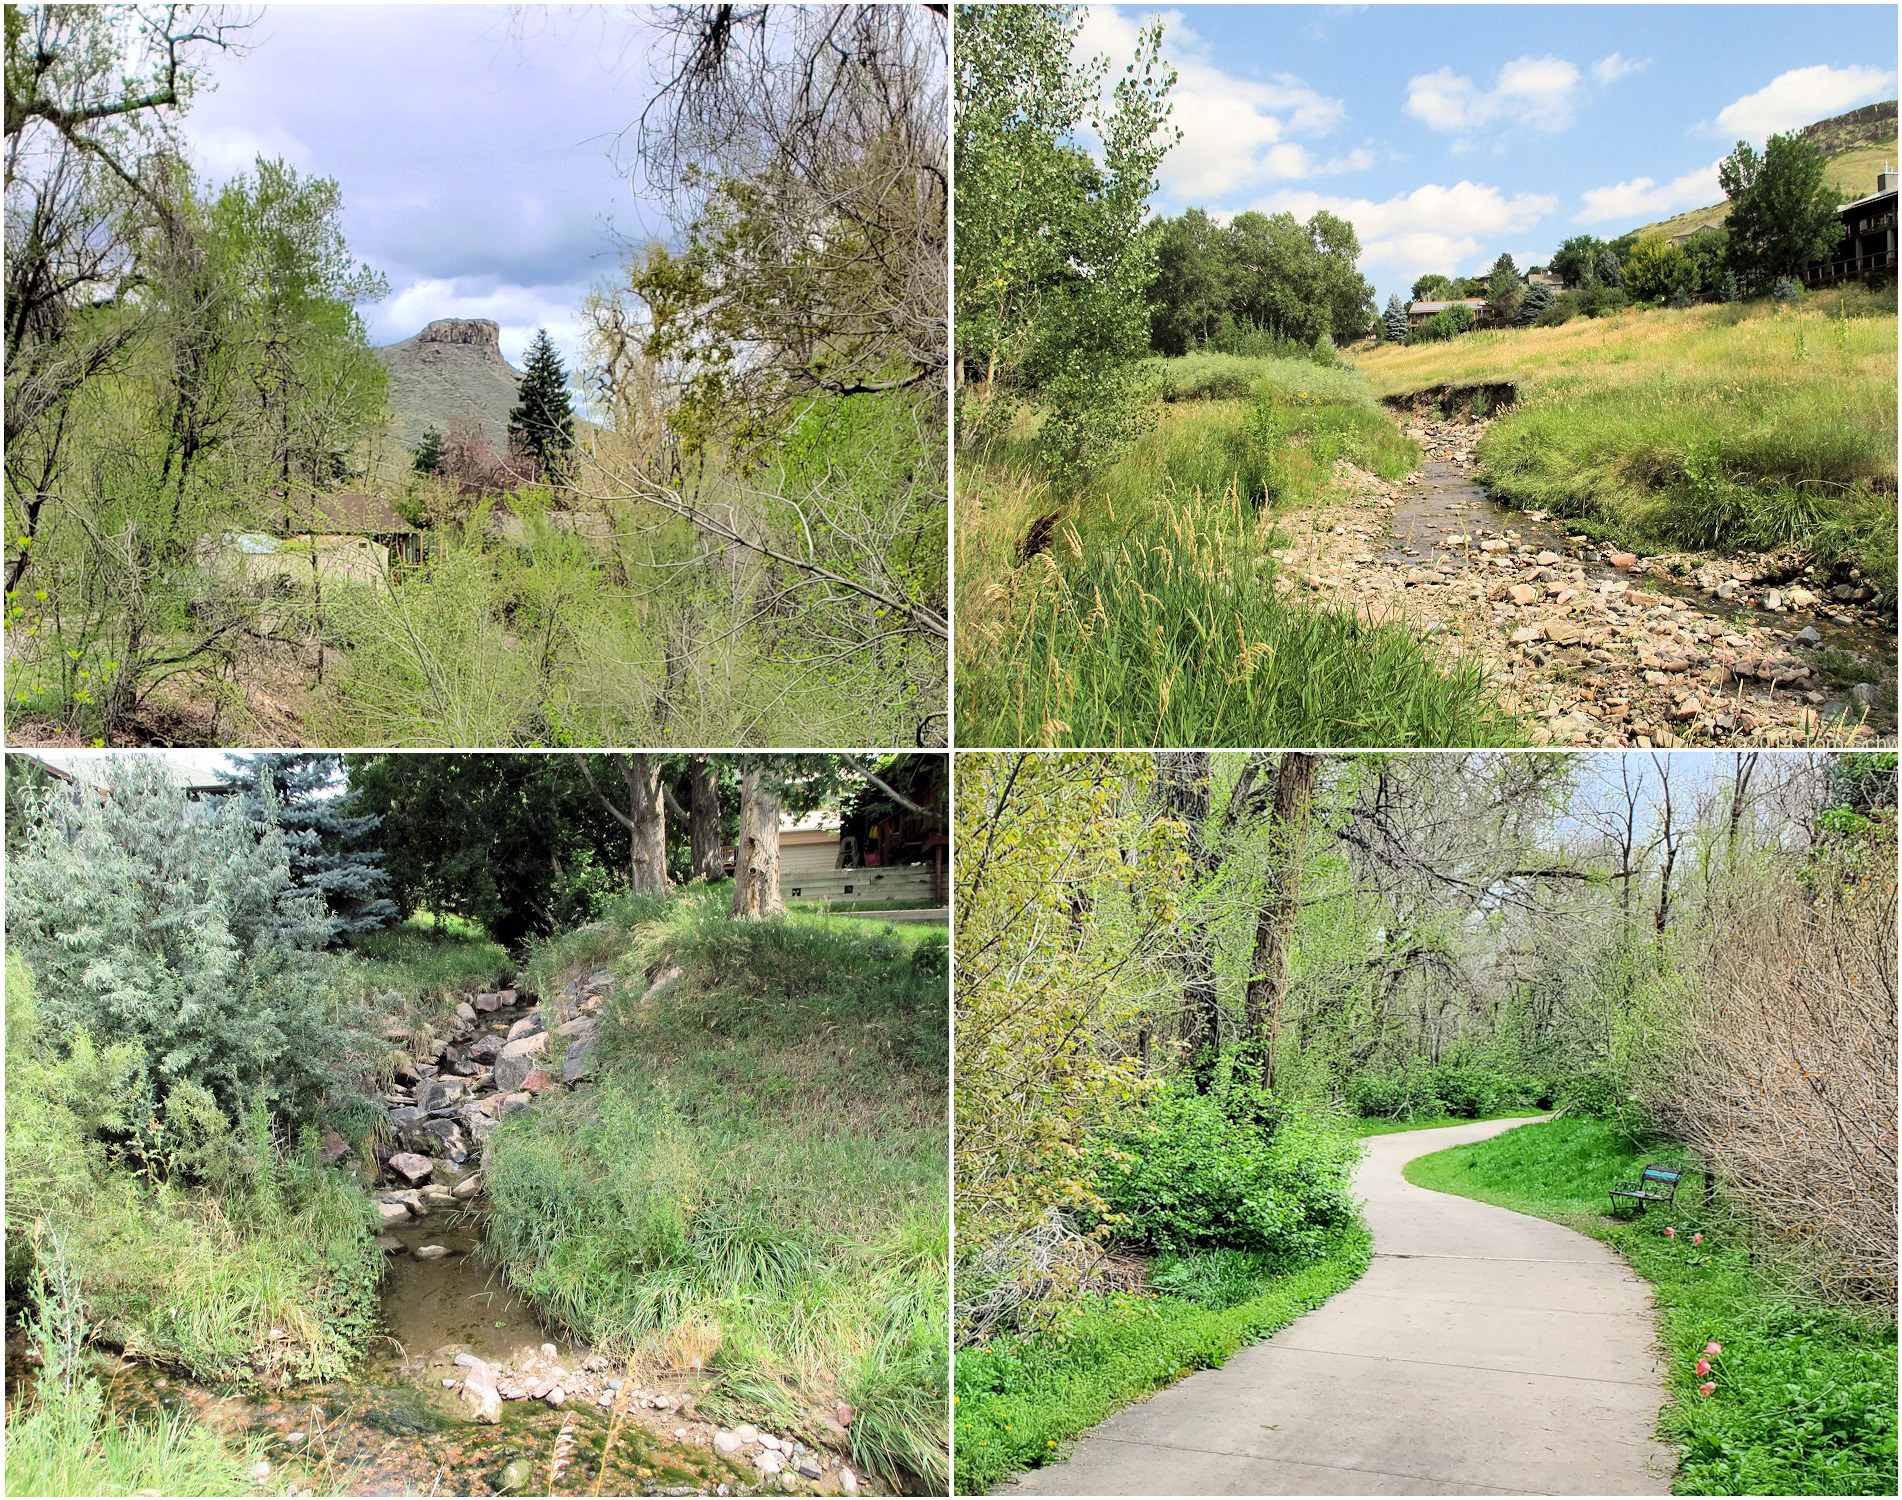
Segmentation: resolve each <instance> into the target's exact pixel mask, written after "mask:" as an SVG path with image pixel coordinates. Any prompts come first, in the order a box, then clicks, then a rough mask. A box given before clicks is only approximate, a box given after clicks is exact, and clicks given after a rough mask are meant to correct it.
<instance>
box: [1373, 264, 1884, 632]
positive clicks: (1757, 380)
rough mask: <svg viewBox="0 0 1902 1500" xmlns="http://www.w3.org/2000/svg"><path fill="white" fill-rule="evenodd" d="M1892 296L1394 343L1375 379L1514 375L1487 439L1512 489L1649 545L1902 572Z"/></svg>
mask: <svg viewBox="0 0 1902 1500" xmlns="http://www.w3.org/2000/svg"><path fill="white" fill-rule="evenodd" d="M1896 351H1897V344H1896V318H1895V293H1894V289H1893V288H1890V289H1889V290H1888V291H1887V292H1886V293H1884V294H1880V295H1876V294H1870V293H1867V292H1862V291H1857V290H1853V289H1852V290H1845V291H1842V292H1835V291H1831V292H1824V293H1817V294H1814V295H1813V296H1811V297H1809V298H1807V299H1806V300H1805V301H1804V302H1803V303H1801V304H1799V305H1798V306H1797V307H1795V308H1793V309H1791V308H1783V309H1779V308H1778V307H1777V306H1776V305H1775V304H1771V303H1752V304H1742V305H1735V306H1714V307H1698V308H1689V309H1685V310H1682V311H1670V310H1662V309H1659V310H1649V311H1633V312H1628V313H1622V314H1619V315H1618V316H1615V317H1611V318H1605V319H1600V320H1596V321H1591V320H1577V321H1574V322H1572V323H1568V324H1565V325H1564V326H1562V327H1558V328H1544V329H1512V330H1505V331H1499V332H1488V333H1480V334H1473V335H1470V336H1468V337H1466V338H1462V339H1457V340H1454V341H1453V342H1451V343H1448V344H1437V345H1425V346H1417V347H1415V346H1408V347H1404V348H1403V347H1385V348H1381V349H1377V350H1374V351H1371V352H1370V353H1368V354H1366V355H1365V356H1363V357H1362V359H1361V368H1362V369H1363V370H1364V371H1365V372H1366V373H1367V375H1368V377H1369V379H1370V380H1371V381H1372V383H1373V385H1374V387H1375V389H1377V390H1380V391H1382V392H1393V393H1397V392H1401V391H1407V390H1418V389H1421V388H1424V387H1426V386H1431V385H1434V384H1438V383H1441V382H1452V383H1473V382H1478V381H1485V380H1508V381H1513V382H1516V383H1517V384H1518V386H1519V391H1520V404H1519V407H1518V409H1517V410H1516V411H1514V412H1512V413H1510V414H1509V415H1507V416H1505V417H1503V418H1501V419H1500V420H1499V421H1498V422H1496V423H1495V424H1494V425H1493V426H1492V428H1491V429H1490V430H1489V431H1488V432H1487V434H1486V436H1485V437H1484V438H1483V439H1482V440H1481V443H1480V447H1479V458H1480V463H1481V466H1482V469H1483V471H1484V475H1485V478H1486V480H1487V482H1488V483H1489V484H1490V486H1491V487H1492V490H1493V492H1494V493H1495V494H1496V495H1497V496H1498V497H1499V498H1500V499H1502V500H1505V501H1507V502H1509V503H1511V504H1514V505H1519V506H1524V507H1527V508H1539V509H1544V510H1549V511H1552V512H1553V513H1555V514H1557V515H1562V516H1567V517H1575V518H1578V519H1579V520H1580V521H1581V522H1582V523H1583V524H1584V525H1585V527H1586V529H1587V530H1591V531H1594V532H1595V533H1596V534H1599V535H1603V536H1607V537H1615V538H1617V539H1618V540H1621V541H1623V542H1624V543H1626V544H1628V545H1630V546H1632V547H1633V548H1635V549H1637V550H1641V551H1675V550H1682V549H1693V548H1715V549H1720V550H1738V549H1746V548H1747V549H1759V550H1768V549H1771V548H1775V547H1778V546H1781V545H1783V544H1786V543H1787V544H1791V545H1794V546H1795V547H1796V548H1798V549H1799V550H1800V551H1801V552H1803V553H1804V554H1805V555H1806V556H1808V557H1809V558H1811V559H1812V560H1814V561H1816V562H1818V563H1821V564H1824V565H1831V564H1834V563H1836V562H1837V561H1839V560H1842V561H1845V562H1849V563H1853V564H1855V565H1856V566H1858V567H1860V568H1861V569H1862V571H1863V572H1864V574H1865V575H1866V576H1867V577H1868V578H1869V579H1870V580H1871V581H1872V582H1873V583H1874V584H1875V586H1877V587H1878V588H1880V589H1881V590H1883V591H1884V593H1885V594H1886V595H1887V596H1888V597H1889V598H1890V599H1893V598H1894V595H1895V587H1896V550H1895V549H1896V540H1895V517H1896V511H1895V474H1896V392H1897V387H1896Z"/></svg>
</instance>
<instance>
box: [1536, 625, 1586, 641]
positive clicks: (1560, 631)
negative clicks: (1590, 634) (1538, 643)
mask: <svg viewBox="0 0 1902 1500" xmlns="http://www.w3.org/2000/svg"><path fill="white" fill-rule="evenodd" d="M1584 634H1585V629H1584V627H1583V626H1582V625H1579V624H1577V623H1576V622H1575V621H1572V620H1548V621H1546V623H1545V638H1546V639H1547V640H1548V641H1550V642H1552V644H1553V645H1555V646H1569V645H1572V644H1573V643H1575V642H1576V641H1578V640H1580V639H1581V638H1582V637H1583V636H1584Z"/></svg>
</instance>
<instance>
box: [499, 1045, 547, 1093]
mask: <svg viewBox="0 0 1902 1500" xmlns="http://www.w3.org/2000/svg"><path fill="white" fill-rule="evenodd" d="M547 1048H548V1033H547V1032H545V1031H538V1032H536V1033H535V1034H534V1035H533V1036H524V1037H517V1038H516V1039H515V1040H514V1041H512V1042H510V1043H509V1044H508V1045H507V1046H505V1047H504V1048H503V1049H502V1050H501V1051H500V1052H499V1053H497V1054H496V1058H495V1086H496V1088H497V1089H499V1090H501V1091H503V1092H504V1093H512V1092H514V1091H515V1090H516V1089H519V1088H520V1087H521V1086H522V1080H523V1079H524V1078H526V1077H528V1075H529V1073H530V1071H531V1070H532V1069H533V1068H534V1067H535V1063H534V1061H533V1059H534V1058H536V1057H538V1056H540V1055H541V1054H542V1053H543V1052H544V1051H546V1050H547Z"/></svg>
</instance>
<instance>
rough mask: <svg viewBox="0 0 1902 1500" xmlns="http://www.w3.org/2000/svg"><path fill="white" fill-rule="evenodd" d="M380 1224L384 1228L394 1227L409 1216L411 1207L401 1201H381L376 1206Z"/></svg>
mask: <svg viewBox="0 0 1902 1500" xmlns="http://www.w3.org/2000/svg"><path fill="white" fill-rule="evenodd" d="M376 1216H377V1222H378V1224H379V1225H380V1226H381V1227H382V1228H384V1229H393V1228H395V1227H396V1226H397V1225H398V1224H401V1223H403V1222H404V1221H405V1220H406V1219H408V1218H409V1209H407V1208H406V1207H404V1206H403V1205H402V1204H401V1203H379V1204H377V1206H376Z"/></svg>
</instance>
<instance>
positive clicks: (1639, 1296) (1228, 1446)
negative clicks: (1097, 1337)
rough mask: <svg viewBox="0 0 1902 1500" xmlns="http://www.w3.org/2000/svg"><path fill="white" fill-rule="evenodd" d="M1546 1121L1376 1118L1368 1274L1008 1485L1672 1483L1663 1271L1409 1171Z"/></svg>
mask: <svg viewBox="0 0 1902 1500" xmlns="http://www.w3.org/2000/svg"><path fill="white" fill-rule="evenodd" d="M1533 1123H1536V1122H1534V1121H1532V1120H1491V1121H1487V1122H1485V1123H1483V1124H1475V1125H1453V1126H1448V1127H1447V1128H1446V1129H1444V1130H1419V1131H1409V1132H1404V1133H1401V1134H1397V1135H1381V1136H1374V1137H1372V1138H1371V1139H1369V1140H1368V1142H1367V1154H1366V1157H1365V1158H1364V1160H1363V1161H1362V1162H1361V1165H1360V1167H1359V1169H1358V1171H1357V1173H1356V1175H1355V1179H1354V1181H1355V1187H1356V1188H1357V1190H1358V1191H1359V1192H1360V1193H1361V1194H1362V1196H1363V1197H1364V1198H1365V1199H1366V1204H1367V1206H1366V1210H1365V1217H1366V1221H1367V1227H1368V1228H1369V1229H1370V1230H1371V1231H1372V1233H1373V1237H1374V1261H1373V1264H1372V1265H1370V1266H1369V1267H1368V1269H1367V1274H1366V1275H1364V1276H1362V1277H1361V1279H1360V1280H1359V1281H1357V1282H1355V1283H1354V1285H1353V1286H1351V1287H1348V1288H1347V1289H1346V1290H1345V1291H1343V1292H1341V1293H1339V1294H1338V1295H1336V1296H1335V1297H1334V1298H1333V1299H1332V1300H1330V1301H1329V1302H1327V1303H1325V1304H1323V1305H1322V1306H1321V1307H1318V1308H1316V1309H1315V1310H1314V1311H1313V1312H1311V1313H1308V1314H1307V1315H1306V1316H1305V1317H1302V1318H1300V1319H1298V1320H1297V1321H1295V1322H1294V1323H1291V1324H1290V1325H1289V1326H1288V1327H1286V1328H1284V1329H1282V1330H1281V1332H1279V1333H1277V1334H1275V1335H1274V1336H1273V1337H1272V1338H1269V1339H1267V1340H1265V1341H1263V1342H1262V1343H1259V1344H1255V1345H1252V1346H1251V1347H1249V1348H1246V1349H1242V1350H1238V1351H1237V1352H1236V1353H1235V1354H1234V1355H1233V1356H1231V1357H1230V1359H1229V1361H1228V1363H1227V1364H1226V1365H1225V1366H1224V1367H1223V1368H1221V1369H1219V1370H1201V1371H1198V1372H1197V1373H1195V1374H1193V1375H1191V1376H1189V1377H1187V1378H1186V1379H1184V1380H1181V1381H1178V1382H1177V1383H1176V1384H1174V1385H1172V1386H1170V1387H1169V1388H1168V1389H1166V1390H1163V1391H1158V1392H1157V1393H1156V1394H1155V1395H1154V1396H1152V1397H1150V1398H1149V1399H1148V1400H1146V1401H1140V1402H1138V1403H1136V1404H1135V1405H1133V1406H1129V1407H1126V1408H1124V1409H1123V1410H1122V1411H1120V1412H1118V1413H1116V1415H1115V1416H1113V1417H1110V1418H1109V1419H1108V1420H1107V1421H1105V1422H1102V1423H1100V1424H1099V1425H1098V1426H1096V1427H1095V1428H1093V1429H1091V1430H1090V1431H1089V1432H1087V1433H1085V1434H1084V1435H1083V1437H1082V1438H1080V1439H1079V1440H1078V1442H1077V1445H1076V1451H1075V1453H1074V1455H1073V1456H1072V1457H1071V1458H1070V1459H1069V1460H1068V1461H1066V1462H1064V1463H1060V1464H1053V1465H1051V1466H1049V1467H1047V1468H1043V1469H1035V1470H1032V1471H1031V1472H1029V1473H1027V1474H1024V1475H1021V1476H1019V1478H1018V1480H1017V1481H1016V1482H1015V1483H1013V1484H1008V1485H1003V1486H1000V1487H999V1491H998V1492H999V1493H1013V1494H1040V1495H1490V1494H1499V1495H1511V1494H1544V1495H1662V1494H1668V1493H1669V1492H1670V1488H1671V1474H1672V1471H1673V1468H1674V1466H1675V1459H1674V1456H1673V1454H1672V1452H1671V1450H1670V1448H1668V1447H1667V1446H1665V1445H1664V1444H1662V1443H1659V1442H1657V1441H1656V1440H1655V1439H1654V1438H1653V1437H1652V1432H1653V1430H1654V1428H1655V1427H1656V1424H1657V1416H1658V1408H1659V1407H1660V1406H1661V1405H1662V1404H1663V1402H1664V1395H1665V1392H1664V1385H1663V1381H1662V1379H1661V1375H1660V1369H1659V1360H1658V1353H1657V1350H1656V1348H1655V1334H1656V1329H1655V1320H1654V1317H1653V1313H1652V1305H1651V1288H1650V1286H1649V1285H1648V1284H1647V1283H1646V1282H1644V1281H1643V1280H1641V1279H1640V1278H1638V1277H1637V1276H1634V1275H1633V1274H1632V1272H1631V1271H1630V1270H1629V1269H1628V1268H1627V1267H1626V1265H1625V1263H1624V1261H1623V1259H1622V1258H1621V1257H1620V1256H1619V1255H1618V1254H1617V1253H1616V1252H1615V1251H1613V1250H1611V1249H1609V1248H1608V1247H1607V1246H1604V1245H1601V1244H1599V1243H1598V1242H1597V1241H1596V1240H1592V1239H1588V1238H1586V1237H1585V1236H1584V1235H1582V1234H1577V1233H1575V1232H1573V1231H1572V1230H1570V1229H1566V1228H1564V1227H1563V1226H1562V1225H1558V1224H1551V1223H1547V1222H1546V1221H1545V1220H1543V1219H1533V1218H1528V1217H1526V1216H1525V1215H1524V1214H1516V1213H1512V1212H1510V1211H1509V1210H1507V1209H1503V1208H1495V1207H1493V1206H1492V1205H1491V1204H1487V1203H1477V1202H1475V1201H1473V1200H1472V1199H1470V1198H1458V1197H1454V1196H1452V1195H1451V1194H1447V1193H1434V1192H1428V1191H1427V1190H1426V1189H1424V1188H1417V1187H1414V1186H1413V1185H1412V1184H1411V1183H1409V1182H1407V1181H1406V1179H1405V1178H1403V1177H1402V1176H1401V1175H1400V1172H1401V1168H1402V1167H1403V1166H1404V1165H1405V1164H1406V1163H1407V1162H1409V1161H1411V1160H1412V1159H1413V1158H1414V1157H1416V1156H1425V1155H1427V1154H1428V1153H1430V1152H1434V1151H1444V1150H1445V1149H1446V1148H1447V1147H1449V1146H1463V1145H1470V1144H1471V1143H1473V1142H1475V1141H1483V1140H1486V1139H1487V1138H1489V1137H1491V1136H1495V1135H1498V1134H1500V1133H1501V1132H1502V1131H1506V1130H1510V1129H1512V1128H1513V1127H1514V1126H1517V1125H1530V1124H1533Z"/></svg>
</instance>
